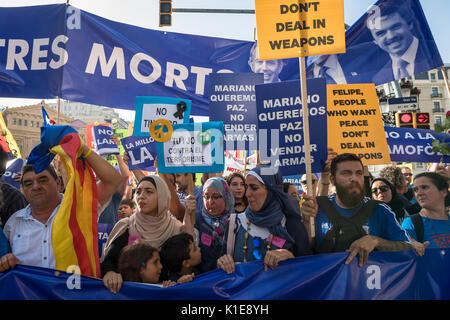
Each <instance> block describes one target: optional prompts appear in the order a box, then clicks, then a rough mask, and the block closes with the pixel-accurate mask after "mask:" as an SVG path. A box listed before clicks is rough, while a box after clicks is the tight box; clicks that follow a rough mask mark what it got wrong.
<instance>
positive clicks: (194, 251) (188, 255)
mask: <svg viewBox="0 0 450 320" xmlns="http://www.w3.org/2000/svg"><path fill="white" fill-rule="evenodd" d="M161 261H162V264H163V266H164V272H163V274H164V276H167V275H168V274H169V273H172V272H175V273H181V271H182V270H183V267H184V269H185V270H190V269H191V268H193V267H195V266H198V265H199V264H200V262H201V261H202V254H201V252H200V248H199V247H197V246H196V245H195V243H194V239H193V237H192V236H191V235H190V234H188V233H180V234H177V235H175V236H173V237H171V238H169V239H167V240H166V242H164V244H163V245H162V247H161ZM189 272H190V271H189Z"/></svg>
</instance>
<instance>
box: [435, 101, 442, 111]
mask: <svg viewBox="0 0 450 320" xmlns="http://www.w3.org/2000/svg"><path fill="white" fill-rule="evenodd" d="M439 109H441V104H440V103H439V101H433V111H438V110H439Z"/></svg>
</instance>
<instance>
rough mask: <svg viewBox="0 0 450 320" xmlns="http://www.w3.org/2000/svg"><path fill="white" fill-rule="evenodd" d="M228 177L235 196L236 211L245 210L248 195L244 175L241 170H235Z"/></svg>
mask: <svg viewBox="0 0 450 320" xmlns="http://www.w3.org/2000/svg"><path fill="white" fill-rule="evenodd" d="M226 179H227V183H228V185H229V186H230V190H231V192H232V193H233V196H234V212H236V213H242V212H244V211H245V209H246V208H247V206H248V201H247V197H246V196H245V192H246V191H247V186H246V185H245V178H244V176H243V175H242V173H240V172H233V173H232V174H230V175H229V176H228V177H227V178H226Z"/></svg>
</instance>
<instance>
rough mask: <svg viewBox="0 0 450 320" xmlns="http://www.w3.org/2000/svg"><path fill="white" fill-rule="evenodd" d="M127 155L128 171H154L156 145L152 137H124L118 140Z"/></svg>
mask: <svg viewBox="0 0 450 320" xmlns="http://www.w3.org/2000/svg"><path fill="white" fill-rule="evenodd" d="M120 142H122V146H123V148H124V149H125V151H126V152H127V154H128V158H129V160H128V168H129V169H130V170H138V169H140V170H145V171H154V170H155V167H154V164H155V157H156V143H155V141H154V140H153V138H152V137H133V136H131V137H126V138H122V139H120Z"/></svg>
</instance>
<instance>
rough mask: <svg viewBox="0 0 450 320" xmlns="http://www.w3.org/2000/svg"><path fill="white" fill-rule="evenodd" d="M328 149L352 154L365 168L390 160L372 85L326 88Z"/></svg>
mask: <svg viewBox="0 0 450 320" xmlns="http://www.w3.org/2000/svg"><path fill="white" fill-rule="evenodd" d="M327 122H328V125H327V127H328V146H329V147H330V148H333V149H334V151H336V152H337V153H346V152H350V153H355V154H357V155H358V156H359V157H360V158H361V161H362V162H363V163H364V165H375V164H389V163H391V158H390V155H389V148H388V144H387V140H386V135H385V132H384V125H383V120H382V119H381V111H380V106H379V104H378V97H377V93H376V90H375V85H374V84H373V83H366V84H335V85H327Z"/></svg>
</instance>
